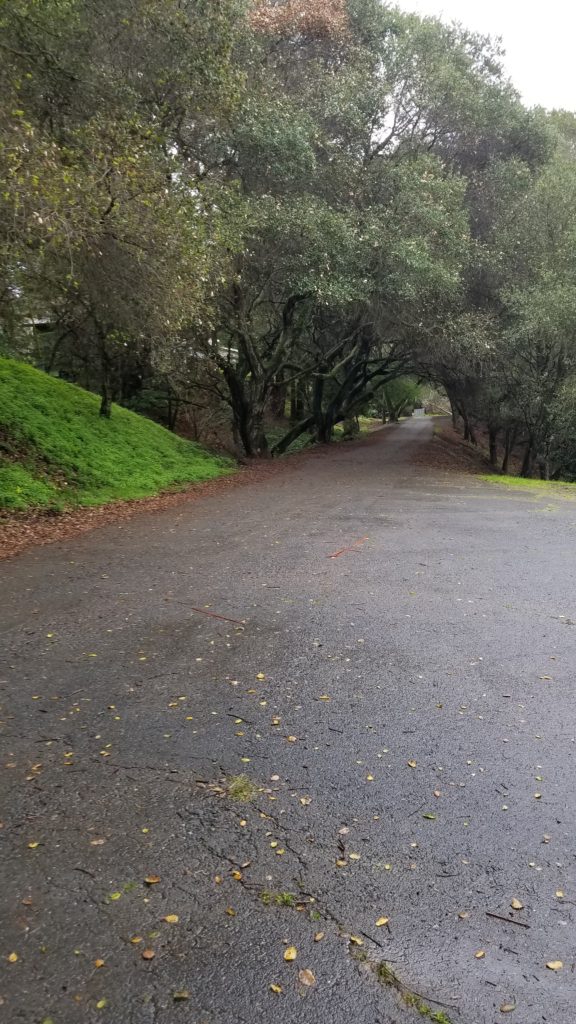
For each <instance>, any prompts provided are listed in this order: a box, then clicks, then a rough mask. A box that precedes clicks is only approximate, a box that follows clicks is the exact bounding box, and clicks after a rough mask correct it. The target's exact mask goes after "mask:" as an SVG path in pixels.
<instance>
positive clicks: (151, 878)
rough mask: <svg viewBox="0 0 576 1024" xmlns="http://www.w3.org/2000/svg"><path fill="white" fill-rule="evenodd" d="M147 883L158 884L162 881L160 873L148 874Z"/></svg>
mask: <svg viewBox="0 0 576 1024" xmlns="http://www.w3.org/2000/svg"><path fill="white" fill-rule="evenodd" d="M144 881H145V882H146V885H156V884H157V883H158V882H159V881H160V875H146V878H145V879H144Z"/></svg>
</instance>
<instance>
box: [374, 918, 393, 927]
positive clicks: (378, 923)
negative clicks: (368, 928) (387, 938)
mask: <svg viewBox="0 0 576 1024" xmlns="http://www.w3.org/2000/svg"><path fill="white" fill-rule="evenodd" d="M389 920H390V918H389V917H379V918H378V920H377V921H376V927H377V928H382V927H383V926H384V925H385V924H388V921H389Z"/></svg>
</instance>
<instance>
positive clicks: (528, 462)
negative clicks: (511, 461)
mask: <svg viewBox="0 0 576 1024" xmlns="http://www.w3.org/2000/svg"><path fill="white" fill-rule="evenodd" d="M533 463H534V438H533V437H530V438H529V440H528V444H527V445H526V450H525V452H524V458H523V460H522V469H521V470H520V476H524V477H531V476H532V467H533Z"/></svg>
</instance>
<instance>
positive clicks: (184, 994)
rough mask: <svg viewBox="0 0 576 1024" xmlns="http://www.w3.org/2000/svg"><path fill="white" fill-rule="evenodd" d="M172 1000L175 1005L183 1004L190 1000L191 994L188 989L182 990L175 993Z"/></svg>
mask: <svg viewBox="0 0 576 1024" xmlns="http://www.w3.org/2000/svg"><path fill="white" fill-rule="evenodd" d="M172 998H173V1000H174V1002H175V1003H183V1002H184V1001H185V1000H186V999H190V993H189V991H188V989H186V988H183V989H180V991H179V992H174V993H173V995H172Z"/></svg>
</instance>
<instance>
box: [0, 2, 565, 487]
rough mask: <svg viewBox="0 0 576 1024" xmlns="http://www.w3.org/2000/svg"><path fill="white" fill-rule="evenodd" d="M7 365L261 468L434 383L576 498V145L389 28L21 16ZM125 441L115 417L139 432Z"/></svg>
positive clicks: (173, 11) (312, 10)
mask: <svg viewBox="0 0 576 1024" xmlns="http://www.w3.org/2000/svg"><path fill="white" fill-rule="evenodd" d="M0 49H1V56H2V59H1V61H0V82H1V90H2V96H3V103H2V109H1V112H0V176H1V178H2V181H3V185H2V190H1V192H0V329H1V343H2V349H3V351H4V352H5V353H6V354H11V355H17V356H20V357H21V358H24V359H27V360H30V361H34V362H35V363H36V365H38V366H40V367H41V368H43V369H45V370H47V371H49V372H51V373H58V374H60V375H61V376H63V377H65V378H66V379H68V380H72V381H77V382H79V383H81V384H82V385H84V386H85V387H88V388H90V389H91V390H94V391H96V392H98V393H99V394H100V395H101V412H102V414H103V415H104V416H110V414H111V403H112V401H116V402H120V403H123V404H126V405H129V406H131V407H132V408H136V409H138V408H140V409H144V410H145V411H148V412H150V413H152V414H156V415H158V416H160V417H161V418H163V419H164V420H165V422H167V423H168V425H170V426H171V427H173V426H175V425H176V424H177V421H178V417H179V416H180V415H182V414H184V413H187V414H190V415H197V416H198V417H199V418H200V419H202V417H205V418H207V419H209V418H210V417H211V416H219V417H222V418H227V419H228V421H229V422H230V423H231V424H232V429H233V435H234V438H235V441H236V443H237V445H238V447H239V449H240V450H241V451H243V453H244V454H245V455H246V456H248V457H253V456H258V455H265V454H267V453H268V452H269V448H270V446H269V443H268V438H267V431H266V424H267V423H268V422H269V421H270V420H271V419H272V420H273V421H274V422H275V423H276V424H280V425H283V429H282V430H281V431H280V432H279V433H278V432H277V431H276V432H275V434H274V437H275V443H274V445H273V447H272V454H280V453H282V452H283V451H285V450H286V448H287V447H288V446H289V445H290V444H291V443H292V442H293V441H295V439H297V438H299V437H301V436H303V435H307V436H311V437H313V438H314V439H316V440H317V441H320V442H328V441H329V440H330V439H331V437H332V436H333V432H334V428H335V426H336V425H337V424H340V423H345V424H350V423H351V422H353V421H354V420H355V418H356V417H357V416H358V414H359V413H363V412H366V411H370V410H374V409H380V408H382V407H383V406H384V407H386V395H387V396H388V407H390V406H391V405H393V404H394V388H396V394H399V393H401V392H402V389H403V388H404V389H406V388H407V389H408V390H410V388H413V386H414V384H413V382H414V381H415V380H426V381H428V382H430V383H431V384H432V385H434V386H435V387H436V388H437V389H438V390H440V391H442V392H443V393H445V394H446V395H447V397H448V399H449V401H450V404H451V407H452V411H453V416H454V420H455V422H456V423H458V424H459V425H460V426H461V428H462V429H463V430H464V431H465V435H466V437H467V438H468V439H469V440H471V441H475V439H476V437H477V436H478V435H479V434H480V432H481V434H482V437H483V438H484V437H486V438H487V439H488V440H489V446H490V454H491V459H492V461H493V463H494V464H495V465H500V466H502V468H503V469H504V470H506V468H507V467H508V465H509V462H510V459H511V455H512V454H514V455H515V457H516V458H517V457H518V456H519V457H520V458H521V462H522V473H523V474H524V475H532V474H534V473H537V472H539V473H541V474H542V475H543V476H545V477H548V476H563V477H565V478H568V479H570V478H575V477H576V118H575V117H574V116H573V114H572V113H568V112H558V111H556V112H546V111H544V110H527V109H526V108H525V107H524V106H523V105H522V103H521V102H520V99H519V96H518V94H517V93H516V92H515V90H514V88H513V87H512V85H511V84H510V83H509V82H508V81H507V80H506V78H505V77H504V75H503V72H502V68H501V63H500V57H501V55H500V53H499V50H498V47H497V46H496V45H495V44H494V43H493V42H492V41H491V40H490V39H486V38H481V37H479V36H477V35H474V34H471V33H470V32H467V31H466V30H465V29H464V28H462V27H458V26H451V27H449V26H446V25H444V24H442V23H441V22H439V21H436V20H427V19H425V20H423V19H420V18H418V17H416V16H413V15H407V14H403V13H400V12H399V11H397V10H396V9H395V8H393V7H391V6H387V5H385V4H382V3H380V2H379V0H316V2H315V3H314V4H311V3H309V0H284V2H282V0H281V2H274V0H253V2H249V0H114V2H113V3H112V2H106V0H104V2H102V0H4V2H3V4H2V7H1V9H0ZM113 420H114V413H113V412H112V423H113Z"/></svg>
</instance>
